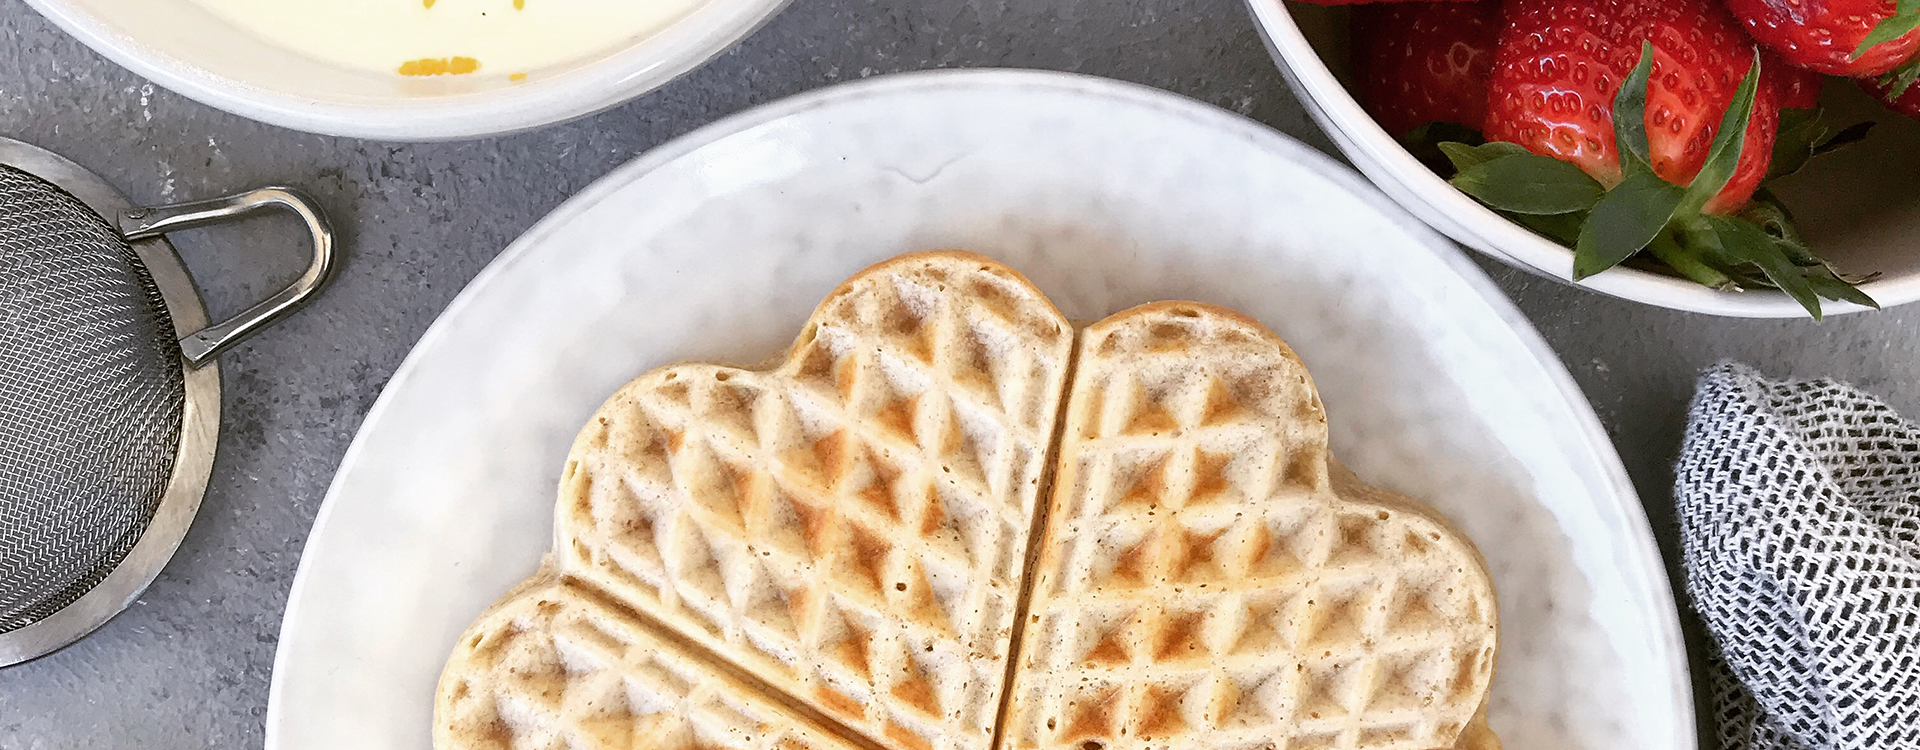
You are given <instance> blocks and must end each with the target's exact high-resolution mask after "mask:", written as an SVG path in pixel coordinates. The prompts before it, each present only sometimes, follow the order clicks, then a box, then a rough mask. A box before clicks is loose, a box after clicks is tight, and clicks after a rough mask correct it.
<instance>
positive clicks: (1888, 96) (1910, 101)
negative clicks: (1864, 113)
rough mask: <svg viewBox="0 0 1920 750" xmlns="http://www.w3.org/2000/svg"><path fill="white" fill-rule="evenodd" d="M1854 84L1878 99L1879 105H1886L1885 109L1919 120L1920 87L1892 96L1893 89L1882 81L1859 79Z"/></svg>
mask: <svg viewBox="0 0 1920 750" xmlns="http://www.w3.org/2000/svg"><path fill="white" fill-rule="evenodd" d="M1855 83H1858V84H1860V88H1862V89H1864V90H1866V92H1867V93H1868V94H1871V95H1872V96H1873V98H1875V99H1879V100H1880V103H1881V104H1885V105H1887V109H1891V110H1893V111H1895V112H1899V113H1900V114H1903V115H1906V116H1908V117H1916V118H1920V86H1909V87H1907V91H1906V93H1903V94H1901V95H1899V96H1894V95H1893V88H1892V87H1891V86H1889V85H1888V84H1887V83H1886V82H1884V81H1877V80H1871V79H1860V80H1858V81H1855Z"/></svg>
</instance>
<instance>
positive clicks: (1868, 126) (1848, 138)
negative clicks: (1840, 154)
mask: <svg viewBox="0 0 1920 750" xmlns="http://www.w3.org/2000/svg"><path fill="white" fill-rule="evenodd" d="M1915 70H1920V68H1915ZM1871 132H1873V123H1872V122H1856V123H1854V124H1852V125H1848V126H1846V127H1844V128H1841V129H1840V132H1838V133H1834V134H1833V135H1830V136H1827V137H1826V138H1825V139H1824V140H1819V141H1815V142H1814V144H1813V155H1814V156H1822V155H1825V154H1830V153H1833V152H1834V151H1837V150H1840V149H1842V148H1846V147H1848V146H1851V145H1853V144H1856V143H1859V142H1861V141H1864V140H1866V139H1867V134H1868V133H1871Z"/></svg>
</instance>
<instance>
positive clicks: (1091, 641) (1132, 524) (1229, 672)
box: [1006, 303, 1497, 750]
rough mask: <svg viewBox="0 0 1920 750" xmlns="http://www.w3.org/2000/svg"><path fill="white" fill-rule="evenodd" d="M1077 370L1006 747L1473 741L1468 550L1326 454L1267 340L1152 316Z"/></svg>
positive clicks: (1231, 324) (1479, 577) (1089, 343)
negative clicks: (1355, 477) (1470, 724)
mask: <svg viewBox="0 0 1920 750" xmlns="http://www.w3.org/2000/svg"><path fill="white" fill-rule="evenodd" d="M1078 361H1079V364H1078V369H1077V372H1076V374H1075V378H1074V384H1073V387H1072V393H1071V396H1070V398H1069V404H1070V406H1069V409H1068V415H1067V417H1066V425H1065V429H1064V437H1063V439H1062V443H1061V446H1060V471H1059V476H1058V478H1057V480H1056V482H1055V485H1054V495H1053V499H1052V504H1051V508H1050V510H1049V514H1050V519H1049V521H1048V529H1047V538H1046V541H1045V544H1044V546H1043V547H1042V550H1041V555H1040V560H1039V562H1038V563H1037V565H1036V567H1035V573H1036V577H1035V581H1034V590H1033V595H1032V600H1031V606H1030V609H1029V610H1028V613H1029V614H1028V619H1029V621H1030V624H1028V626H1027V631H1026V634H1025V636H1024V638H1023V643H1022V646H1021V656H1020V661H1019V666H1020V669H1019V670H1018V671H1017V673H1016V675H1015V677H1014V687H1013V688H1012V699H1011V700H1012V704H1011V711H1010V717H1009V726H1008V728H1007V730H1006V731H1007V733H1008V735H1007V743H1006V744H1007V745H1008V746H1009V747H1012V748H1015V749H1017V750H1024V749H1026V748H1049V749H1051V748H1075V749H1076V750H1133V749H1135V748H1140V749H1144V748H1150V747H1151V748H1176V749H1177V748H1208V749H1209V750H1229V749H1236V748H1248V749H1252V748H1273V749H1276V750H1303V749H1306V748H1315V749H1318V748H1339V749H1342V750H1362V749H1364V750H1389V749H1404V750H1433V749H1434V748H1445V747H1453V746H1454V745H1455V743H1456V742H1460V743H1461V745H1462V746H1463V747H1489V746H1491V745H1489V744H1488V743H1489V742H1493V741H1494V740H1492V738H1491V733H1490V732H1486V731H1485V730H1484V724H1483V723H1481V724H1478V725H1476V727H1475V730H1474V731H1473V732H1465V730H1466V729H1467V728H1468V724H1469V722H1472V721H1474V719H1475V715H1476V712H1477V711H1478V710H1479V709H1480V707H1481V706H1482V704H1483V702H1484V700H1485V697H1486V693H1487V685H1488V682H1489V680H1490V679H1491V677H1492V673H1493V668H1494V657H1495V645H1496V634H1497V623H1496V612H1495V607H1494V597H1493V591H1492V588H1491V584H1490V581H1489V578H1488V576H1487V573H1486V570H1485V567H1484V564H1483V563H1482V562H1481V560H1480V558H1479V554H1478V552H1477V551H1475V550H1474V549H1473V547H1472V546H1471V545H1470V544H1469V543H1467V542H1466V541H1465V540H1464V537H1462V536H1460V535H1458V534H1457V533H1455V532H1454V531H1452V530H1451V529H1450V528H1448V527H1447V525H1446V523H1445V522H1444V521H1443V520H1442V519H1441V518H1440V517H1438V516H1437V515H1436V514H1434V513H1433V512H1432V511H1430V510H1428V509H1426V508H1425V507H1423V506H1420V505H1418V504H1416V503H1414V502H1413V501H1411V500H1408V499H1406V498H1402V497H1399V496H1395V495H1391V494H1389V493H1386V492H1382V491H1379V490H1373V489H1369V488H1366V487H1364V486H1362V485H1360V484H1359V483H1358V482H1357V481H1356V480H1354V478H1353V477H1352V475H1351V474H1350V473H1348V472H1346V471H1345V470H1344V469H1342V468H1340V467H1339V466H1338V465H1337V464H1334V463H1333V462H1332V461H1331V460H1330V457H1329V454H1328V450H1327V433H1326V417H1325V414H1324V412H1323V411H1322V409H1321V405H1320V401H1319V397H1318V395H1317V393H1316V392H1315V390H1314V388H1313V385H1312V381H1311V380H1309V379H1308V376H1307V371H1306V369H1305V367H1304V366H1303V365H1302V364H1301V363H1300V361H1299V360H1298V359H1297V358H1296V357H1295V356H1294V354H1293V352H1292V351H1291V350H1289V349H1288V348H1287V346H1286V345H1285V344H1284V343H1282V342H1281V341H1280V340H1279V339H1278V338H1276V337H1275V336H1274V335H1273V334H1272V333H1271V332H1269V331H1268V330H1266V329H1265V328H1264V327H1262V326H1260V324H1258V323H1256V322H1254V321H1252V320H1249V319H1246V318H1244V317H1242V316H1240V315H1238V314H1236V313H1233V312H1230V311H1227V310H1223V309H1220V308H1214V307H1208V306H1205V305H1197V304H1191V303H1157V304H1152V305H1146V306H1143V307H1138V308H1134V309H1132V310H1129V311H1126V312H1123V313H1120V314H1118V315H1115V316H1114V317H1111V318H1108V319H1107V320H1105V321H1102V322H1100V323H1098V324H1095V325H1094V326H1092V327H1091V328H1089V329H1087V330H1086V331H1085V332H1084V333H1083V334H1082V337H1081V343H1080V351H1079V360H1078Z"/></svg>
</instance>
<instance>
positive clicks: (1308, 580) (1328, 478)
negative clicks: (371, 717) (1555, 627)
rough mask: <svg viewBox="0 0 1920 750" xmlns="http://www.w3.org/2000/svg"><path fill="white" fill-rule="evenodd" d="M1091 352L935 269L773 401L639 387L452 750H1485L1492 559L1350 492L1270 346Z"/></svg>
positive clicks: (469, 648)
mask: <svg viewBox="0 0 1920 750" xmlns="http://www.w3.org/2000/svg"><path fill="white" fill-rule="evenodd" d="M1075 341H1076V336H1075V333H1074V331H1073V328H1072V326H1071V325H1069V324H1068V323H1067V321H1066V320H1065V319H1064V318H1063V317H1061V315H1060V314H1059V312H1058V311H1056V310H1055V309H1054V308H1053V306H1052V304H1051V303H1049V302H1048V301H1047V300H1046V298H1045V297H1044V296H1042V295H1041V294H1040V293H1039V291H1038V290H1036V289H1034V288H1033V287H1032V285H1030V284H1029V283H1028V282H1027V281H1026V280H1025V279H1023V278H1021V277H1020V276H1019V275H1018V274H1017V273H1014V272H1013V271H1012V270H1010V269H1007V268H1005V267H1004V266H1001V265H1000V264H998V263H995V262H993V261H991V260H988V259H986V258H983V257H980V256H975V255H971V254H967V253H957V252H940V253H921V254H914V255H908V256H902V257H900V258H896V259H894V260H891V261H887V262H885V263H881V264H879V265H876V266H874V267H872V268H869V269H867V270H866V271H864V272H862V273H861V274H859V275H857V276H855V277H854V278H852V279H850V280H849V281H847V282H846V283H845V284H843V285H842V286H841V287H840V288H839V289H837V290H835V292H834V293H833V294H831V295H829V296H828V298H827V299H826V301H824V302H822V303H821V305H820V307H819V308H818V309H817V310H816V311H815V313H814V315H813V317H812V318H811V319H810V320H809V322H808V323H807V325H806V327H805V328H804V329H803V330H802V333H801V335H800V338H799V340H798V341H797V342H796V343H795V345H794V347H793V349H792V350H791V351H790V352H789V354H788V357H787V359H786V360H785V361H784V362H782V363H780V364H778V365H776V366H774V367H772V368H771V369H766V370H744V369H736V368H729V367H719V366H713V365H698V364H688V365H674V366H670V367H665V368H661V369H659V370H655V371H653V372H650V373H648V374H646V375H643V376H641V377H640V378H638V379H636V380H634V381H633V382H632V383H629V384H628V385H627V386H625V387H623V388H622V389H621V390H620V391H619V392H617V393H615V394H614V395H613V397H612V398H610V399H609V400H608V401H607V403H606V405H605V406H603V407H602V408H601V409H600V411H599V412H598V413H597V414H595V415H594V417H593V419H592V420H591V421H590V422H589V423H588V425H587V427H586V428H585V429H584V430H583V431H582V432H581V434H580V436H579V438H578V439H577V440H576V441H575V443H574V446H573V450H572V453H571V454H570V455H569V457H568V462H567V465H566V467H565V470H564V472H563V479H562V483H561V491H560V502H559V508H558V518H557V526H556V543H555V551H554V554H553V555H552V556H551V557H550V559H549V561H548V564H547V565H546V566H544V567H543V569H542V572H541V573H540V574H539V575H537V576H536V577H535V578H534V579H532V580H530V581H529V582H528V583H526V584H524V585H523V586H522V587H521V588H520V589H519V590H517V591H516V592H515V593H514V594H511V595H509V596H508V597H507V598H506V599H504V600H503V601H502V603H500V604H498V605H496V606H495V608H494V609H493V610H490V611H489V614H487V615H483V616H482V618H481V619H480V621H479V622H476V623H475V625H474V626H473V628H472V629H470V630H469V632H468V634H467V635H465V636H463V637H462V640H461V644H460V646H458V648H457V649H456V651H455V653H454V657H453V659H452V660H451V661H450V662H449V664H448V667H447V670H446V672H445V674H444V675H443V677H442V680H441V684H440V696H439V702H438V705H437V712H436V730H435V732H436V733H435V737H436V746H437V747H438V748H439V749H440V750H466V749H467V748H482V747H486V748H493V747H501V748H508V747H511V748H549V747H551V748H560V747H572V748H609V749H613V748H620V749H625V748H658V747H662V746H663V745H664V746H668V747H673V748H678V747H683V746H684V747H689V748H691V747H700V748H707V747H716V748H717V747H729V748H741V749H742V750H747V749H753V750H758V749H759V748H765V747H780V748H782V749H783V750H799V749H800V748H820V750H844V748H840V747H838V746H836V745H835V743H839V744H842V745H845V744H850V745H853V746H858V747H863V748H868V750H872V749H873V748H876V747H878V748H888V749H890V750H997V746H998V747H1010V748H1014V749H1015V750H1025V749H1026V748H1056V747H1061V748H1066V747H1075V748H1077V750H1102V749H1103V748H1113V749H1114V750H1117V749H1118V748H1119V747H1121V746H1124V747H1127V748H1133V747H1140V748H1147V747H1154V748H1159V747H1196V748H1197V747H1206V748H1248V749H1249V750H1251V749H1252V748H1273V749H1274V750H1292V749H1294V748H1353V749H1355V750H1360V749H1364V750H1391V749H1403V750H1433V748H1441V747H1452V746H1454V743H1455V742H1456V740H1461V741H1462V743H1463V746H1466V745H1467V744H1472V746H1473V747H1476V748H1478V747H1485V746H1487V745H1486V741H1490V739H1491V735H1490V734H1487V733H1484V732H1480V731H1465V728H1466V727H1467V725H1468V722H1469V721H1470V720H1471V719H1472V718H1473V716H1474V713H1475V711H1476V709H1478V708H1480V707H1481V705H1482V703H1483V702H1484V698H1485V695H1486V689H1487V683H1488V680H1489V679H1490V677H1491V674H1492V671H1493V661H1494V654H1495V636H1496V623H1495V613H1494V605H1493V595H1492V589H1491V587H1490V584H1489V583H1488V579H1487V575H1486V573H1485V570H1484V567H1483V566H1482V564H1481V563H1480V561H1479V558H1478V555H1477V553H1476V552H1474V550H1473V548H1472V547H1471V545H1470V544H1468V543H1467V542H1466V541H1465V540H1464V538H1463V537H1460V536H1459V535H1458V534H1457V533H1455V532H1453V531H1452V530H1450V529H1449V528H1448V527H1447V526H1446V525H1445V522H1444V521H1443V520H1442V519H1440V518H1439V516H1438V515H1436V514H1434V513H1433V512H1432V511H1430V510H1428V509H1426V508H1425V507H1423V506H1420V505H1418V504H1417V503H1414V502H1412V501H1410V500H1406V499H1404V498H1399V497H1397V496H1392V495H1388V494H1386V493H1382V492H1378V491H1375V490H1370V489H1366V488H1364V487H1361V486H1360V485H1359V484H1358V483H1357V482H1356V481H1354V480H1352V478H1351V476H1350V475H1348V474H1346V473H1345V472H1344V470H1341V469H1339V468H1338V467H1337V465H1334V464H1332V463H1331V458H1330V457H1329V456H1328V453H1327V448H1326V424H1325V419H1324V416H1323V414H1322V412H1321V410H1320V405H1319V400H1318V397H1317V395H1316V394H1315V392H1314V389H1313V386H1312V384H1311V381H1310V380H1308V378H1307V374H1306V370H1305V368H1304V367H1303V366H1301V364H1300V363H1299V361H1298V359H1296V358H1295V357H1294V355H1293V353H1292V352H1291V351H1290V350H1289V349H1287V347H1286V345H1285V344H1284V343H1281V342H1280V340H1279V339H1278V338H1276V337H1274V336H1273V334H1272V333H1270V332H1268V331H1267V330H1266V329H1265V328H1263V327H1261V326H1260V325H1259V324H1258V323H1255V322H1253V321H1251V320H1247V319H1245V318H1243V317H1241V316H1239V315H1237V314H1234V313H1231V312H1229V311H1225V310H1221V309H1218V308H1212V307H1207V306H1204V305H1196V304H1189V303H1162V304H1158V305H1149V306H1146V307H1142V308H1136V309H1134V310H1130V311H1127V312H1124V313H1121V314H1120V315H1117V316H1114V317H1113V318H1109V319H1108V320H1106V321H1103V322H1101V323H1098V324H1096V325H1094V326H1092V327H1091V328H1089V329H1087V330H1086V331H1085V332H1084V333H1082V334H1081V335H1080V336H1079V337H1078V341H1079V350H1078V354H1077V360H1078V362H1079V363H1080V364H1079V366H1078V371H1077V372H1074V373H1073V378H1072V382H1071V383H1069V374H1070V372H1072V371H1073V370H1074V365H1073V363H1074V361H1075V359H1076V354H1075V351H1074V350H1075ZM1063 415H1064V416H1063ZM1062 419H1064V421H1065V424H1064V425H1063V427H1064V429H1063V430H1061V431H1060V434H1056V430H1055V426H1056V421H1059V420H1062ZM1056 448H1057V455H1056ZM1056 466H1057V467H1058V472H1059V478H1058V481H1057V482H1053V481H1051V480H1052V479H1053V474H1054V470H1055V467H1056ZM1049 488H1051V492H1052V501H1051V508H1050V509H1043V508H1041V503H1040V498H1041V497H1042V493H1044V492H1047V491H1049ZM1030 558H1034V559H1037V560H1038V563H1037V565H1036V566H1034V571H1033V573H1034V574H1033V575H1032V576H1031V580H1029V571H1028V567H1029V565H1028V560H1029V559H1030ZM503 644H505V645H503ZM1016 648H1018V649H1019V651H1020V654H1021V658H1020V659H1019V660H1018V666H1019V668H1018V669H1014V668H1012V665H1013V663H1014V659H1013V654H1014V651H1015V649H1016ZM503 654H533V655H532V656H526V655H522V656H512V657H510V656H503ZM669 663H671V664H673V665H678V666H673V667H669V666H666V665H667V664H669ZM663 669H664V670H667V672H671V673H673V674H674V675H677V676H676V677H674V678H673V679H667V678H666V677H663V676H661V675H662V674H665V672H662V671H661V670H663ZM676 670H677V671H676ZM1009 685H1011V686H1012V688H1011V689H1010V690H1009V688H1008V686H1009ZM583 686H584V687H583ZM622 686H624V687H622ZM716 695H724V696H725V700H724V701H723V702H725V703H726V705H727V708H726V710H725V711H721V710H719V709H717V708H714V706H715V705H717V704H714V703H713V701H714V700H716V698H715V697H714V696H716ZM728 712H731V713H728ZM715 717H734V719H733V720H737V721H738V722H741V723H740V724H739V726H738V727H736V730H737V731H734V732H733V733H728V732H724V731H720V730H719V729H716V728H715V725H714V724H713V722H715V721H720V719H716V718H715ZM795 722H797V723H798V724H800V725H802V726H789V724H792V723H795ZM723 723H724V722H723ZM1477 726H1478V725H1476V727H1477ZM1464 737H1484V738H1486V740H1483V741H1475V742H1473V743H1468V742H1467V740H1462V739H1461V738H1464ZM996 740H998V745H997V746H996Z"/></svg>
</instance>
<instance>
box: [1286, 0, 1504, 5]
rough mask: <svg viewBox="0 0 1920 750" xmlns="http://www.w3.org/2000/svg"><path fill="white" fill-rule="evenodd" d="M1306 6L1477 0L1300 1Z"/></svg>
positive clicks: (1464, 1) (1475, 0)
mask: <svg viewBox="0 0 1920 750" xmlns="http://www.w3.org/2000/svg"><path fill="white" fill-rule="evenodd" d="M1300 2H1303V3H1306V4H1308V5H1383V4H1391V5H1408V4H1414V3H1434V2H1439V3H1470V2H1477V0H1300Z"/></svg>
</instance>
